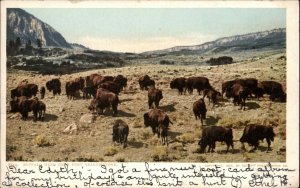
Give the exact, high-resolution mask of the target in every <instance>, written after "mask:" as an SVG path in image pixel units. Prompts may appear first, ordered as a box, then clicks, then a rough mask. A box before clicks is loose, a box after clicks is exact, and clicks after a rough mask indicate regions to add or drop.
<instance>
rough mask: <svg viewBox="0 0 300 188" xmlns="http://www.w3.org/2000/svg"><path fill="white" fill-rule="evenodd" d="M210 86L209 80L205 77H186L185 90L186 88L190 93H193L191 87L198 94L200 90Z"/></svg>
mask: <svg viewBox="0 0 300 188" xmlns="http://www.w3.org/2000/svg"><path fill="white" fill-rule="evenodd" d="M211 88H212V87H211V85H210V84H209V80H208V78H206V77H189V78H187V79H186V87H185V92H186V90H188V92H189V93H190V94H192V93H193V89H196V90H197V91H198V93H199V95H200V92H201V91H202V90H204V89H211Z"/></svg>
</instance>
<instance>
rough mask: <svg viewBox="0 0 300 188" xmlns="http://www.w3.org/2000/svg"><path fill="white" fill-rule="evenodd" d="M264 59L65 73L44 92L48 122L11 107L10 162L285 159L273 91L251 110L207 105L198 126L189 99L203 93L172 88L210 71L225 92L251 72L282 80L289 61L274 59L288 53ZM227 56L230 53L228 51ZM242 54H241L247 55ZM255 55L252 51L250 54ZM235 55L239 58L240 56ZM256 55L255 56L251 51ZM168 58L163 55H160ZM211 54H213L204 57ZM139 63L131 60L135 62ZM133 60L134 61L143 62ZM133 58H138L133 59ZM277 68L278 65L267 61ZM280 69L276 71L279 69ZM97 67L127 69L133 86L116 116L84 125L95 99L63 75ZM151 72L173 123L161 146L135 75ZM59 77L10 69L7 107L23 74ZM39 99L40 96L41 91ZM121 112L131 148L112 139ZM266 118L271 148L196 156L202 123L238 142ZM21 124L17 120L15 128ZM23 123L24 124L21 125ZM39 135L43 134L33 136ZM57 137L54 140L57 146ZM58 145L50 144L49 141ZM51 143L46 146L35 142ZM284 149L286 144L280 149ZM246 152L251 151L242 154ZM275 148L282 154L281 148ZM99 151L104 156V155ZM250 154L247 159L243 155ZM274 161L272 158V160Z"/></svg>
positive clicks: (282, 111)
mask: <svg viewBox="0 0 300 188" xmlns="http://www.w3.org/2000/svg"><path fill="white" fill-rule="evenodd" d="M260 54H261V56H262V58H260V59H259V60H251V58H250V60H241V61H240V62H238V63H236V64H231V65H226V66H211V67H207V66H197V65H191V66H177V65H174V66H163V65H149V64H148V65H141V66H140V64H139V65H138V66H136V65H135V66H128V67H122V68H108V69H105V70H104V69H99V70H91V71H86V72H79V73H74V74H71V75H62V76H60V80H61V81H62V86H63V87H62V95H61V96H56V97H53V96H52V93H49V92H48V91H46V97H45V99H43V100H42V101H43V102H44V103H45V104H46V105H47V111H46V117H45V121H43V122H41V121H36V122H33V120H32V113H29V119H28V120H27V121H23V120H21V119H20V115H19V114H11V113H7V119H6V120H7V125H6V130H7V133H6V136H7V140H6V143H7V148H8V149H7V151H8V152H7V155H6V156H7V160H17V161H24V160H25V161H42V160H44V161H113V162H115V161H122V160H123V159H124V160H125V159H126V162H141V161H153V160H155V161H176V162H244V161H249V162H265V161H268V160H270V159H272V160H273V161H274V162H276V161H277V162H279V161H285V160H286V155H285V152H284V151H283V149H282V148H285V147H286V140H285V139H286V104H285V103H278V102H271V101H270V100H269V98H268V96H265V97H264V98H263V99H261V100H260V101H257V100H256V99H251V100H247V101H246V110H245V111H243V110H239V107H237V106H233V104H232V102H231V100H226V101H220V102H219V104H218V105H217V106H215V107H212V105H209V104H208V100H207V99H205V102H206V106H207V110H208V111H207V118H206V120H204V125H203V126H201V124H200V121H199V120H195V117H194V115H193V112H192V104H193V102H194V101H196V100H198V99H199V98H200V97H202V96H199V95H198V94H197V92H195V91H194V93H193V94H192V95H190V94H186V95H178V92H177V91H176V90H172V89H170V88H169V82H170V80H172V79H173V78H175V77H180V76H185V77H188V76H205V77H207V78H208V79H209V80H210V83H211V84H212V86H213V87H214V88H216V89H217V90H219V91H220V90H221V83H222V81H225V80H231V79H235V78H243V77H248V78H249V77H254V78H257V79H259V80H271V79H272V80H275V81H278V82H280V83H283V84H285V82H286V69H285V67H286V62H285V61H282V60H277V58H278V57H280V56H282V55H285V54H284V53H278V54H276V53H274V55H271V56H270V55H269V54H265V55H264V54H262V53H260ZM227 55H228V54H227ZM243 55H244V54H240V56H243ZM246 55H247V56H249V57H250V55H251V54H246ZM238 56H239V55H238V54H235V57H234V58H235V59H237V60H238V59H245V58H244V57H241V58H239V57H238ZM253 56H257V54H253ZM160 58H163V57H160ZM170 58H171V59H172V60H176V61H181V58H182V57H177V56H174V57H173V56H172V57H170ZM184 58H185V59H182V61H185V62H188V58H191V59H192V58H193V61H197V57H196V56H193V57H184ZM204 58H205V59H209V58H210V57H209V56H205V57H204ZM160 60H161V59H145V60H141V61H140V62H145V63H147V62H156V61H158V62H159V61H160ZM133 61H134V60H133ZM140 62H136V63H140ZM133 64H135V63H134V62H133ZM271 66H273V69H271V68H270V67H271ZM275 69H276V71H275ZM92 73H99V74H101V75H112V76H114V75H118V74H123V75H124V76H126V77H127V78H128V87H127V88H126V89H125V90H124V91H122V92H121V93H120V95H119V97H120V100H121V104H120V105H119V106H118V110H119V114H118V116H117V117H112V116H111V113H110V111H109V112H108V113H105V114H104V115H101V116H96V118H95V121H94V122H92V123H87V124H85V123H80V122H79V120H80V118H81V117H82V116H83V115H84V114H89V113H91V112H89V110H88V108H87V106H88V105H89V103H90V100H84V99H81V98H79V99H76V100H67V97H66V95H65V91H64V85H65V83H66V81H68V80H70V79H71V78H76V77H79V76H87V75H90V74H92ZM145 74H148V75H149V76H150V77H151V78H153V79H154V80H155V82H156V83H157V85H156V86H157V87H158V88H159V89H162V90H163V96H164V98H163V99H162V100H161V102H160V107H159V108H160V109H162V110H163V111H165V112H166V113H167V114H168V115H169V117H170V119H171V121H172V122H173V124H171V125H170V129H169V136H168V139H169V146H168V147H167V146H163V147H162V146H161V140H160V139H158V138H157V136H156V135H155V136H154V135H153V133H152V131H151V128H150V127H145V126H144V122H143V114H144V113H145V112H147V111H149V109H148V104H147V91H141V90H140V89H139V86H138V82H137V80H138V77H139V76H141V75H145ZM56 77H57V76H54V75H45V76H42V75H39V74H36V73H34V72H25V71H19V70H10V69H9V70H8V72H7V91H8V92H7V99H8V100H7V101H6V107H7V108H8V109H9V99H10V92H9V91H10V90H11V89H13V88H14V87H15V86H16V85H18V83H20V82H21V81H22V80H23V79H25V78H26V79H27V80H28V81H29V82H33V83H36V84H38V85H39V86H41V85H45V82H46V81H47V80H50V79H52V78H56ZM38 97H39V95H38ZM118 118H121V119H123V120H124V121H125V122H126V123H127V124H128V126H129V130H130V132H129V136H128V147H126V148H125V149H123V148H122V146H121V145H120V144H114V143H113V142H112V136H111V134H112V125H113V123H114V121H115V120H116V119H118ZM73 123H75V124H76V125H78V128H77V130H76V131H73V132H74V134H69V133H68V134H64V133H63V130H64V129H65V128H66V127H67V126H69V125H71V124H73ZM247 124H263V125H271V126H273V127H274V131H275V134H276V137H275V140H274V142H272V144H271V147H272V148H273V150H272V152H269V153H266V152H265V149H266V146H267V143H266V142H261V143H260V147H259V149H258V150H257V151H256V152H254V153H248V151H249V150H250V149H251V147H249V146H248V145H247V144H245V148H246V151H245V152H244V151H243V150H242V149H240V148H241V144H240V142H235V143H234V145H235V153H234V154H231V153H230V152H229V153H228V154H224V151H226V145H225V144H221V143H219V142H217V143H216V152H215V153H213V154H208V153H205V154H199V153H196V152H195V151H196V150H197V149H198V148H199V146H198V145H197V140H198V139H199V137H200V135H201V132H202V129H203V128H204V127H206V126H211V125H220V126H227V127H231V128H232V129H233V137H234V140H238V139H239V138H240V137H241V135H242V131H243V128H244V126H245V125H247ZM16 125H18V126H16ZM19 127H20V128H19ZM37 135H38V136H39V135H45V136H43V137H42V136H39V138H38V139H36V137H37ZM53 142H55V144H53ZM52 144H53V145H52ZM37 145H40V146H44V145H45V146H47V145H48V147H37ZM280 149H281V150H280ZM245 153H246V154H245ZM277 153H280V155H279V154H277ZM99 155H100V156H99ZM245 156H246V157H245ZM273 161H272V162H273Z"/></svg>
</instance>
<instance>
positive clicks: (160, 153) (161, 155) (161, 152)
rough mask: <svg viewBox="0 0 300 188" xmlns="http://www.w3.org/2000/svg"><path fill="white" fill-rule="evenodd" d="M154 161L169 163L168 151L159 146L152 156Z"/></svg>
mask: <svg viewBox="0 0 300 188" xmlns="http://www.w3.org/2000/svg"><path fill="white" fill-rule="evenodd" d="M151 157H152V159H153V161H168V160H169V158H168V151H167V148H166V147H164V146H157V147H155V148H154V149H153V152H152V155H151Z"/></svg>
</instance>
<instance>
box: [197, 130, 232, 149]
mask: <svg viewBox="0 0 300 188" xmlns="http://www.w3.org/2000/svg"><path fill="white" fill-rule="evenodd" d="M216 142H225V143H226V145H227V150H226V152H228V150H229V147H230V146H231V148H232V150H233V136H232V129H230V128H225V127H221V126H209V127H205V128H204V129H203V130H202V137H201V139H200V140H199V142H198V145H199V146H200V153H204V151H205V148H206V146H207V145H208V152H214V149H215V148H216Z"/></svg>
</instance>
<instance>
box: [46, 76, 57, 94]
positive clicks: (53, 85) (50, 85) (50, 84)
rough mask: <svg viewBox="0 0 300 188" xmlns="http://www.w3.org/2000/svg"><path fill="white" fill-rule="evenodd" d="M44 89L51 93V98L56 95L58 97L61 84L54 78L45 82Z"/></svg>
mask: <svg viewBox="0 0 300 188" xmlns="http://www.w3.org/2000/svg"><path fill="white" fill-rule="evenodd" d="M46 88H47V89H48V91H50V92H51V91H52V93H53V96H55V95H56V94H58V95H60V93H61V82H60V80H59V79H58V78H54V79H52V80H49V81H47V82H46Z"/></svg>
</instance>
